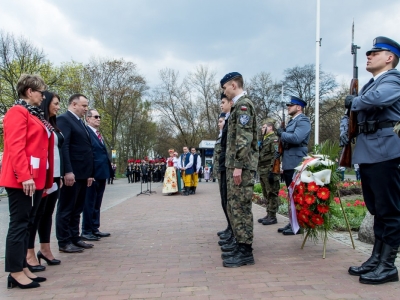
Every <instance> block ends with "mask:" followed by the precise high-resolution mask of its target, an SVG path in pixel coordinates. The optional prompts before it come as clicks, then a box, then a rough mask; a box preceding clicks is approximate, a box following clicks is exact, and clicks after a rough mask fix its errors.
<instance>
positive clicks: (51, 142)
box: [0, 74, 113, 289]
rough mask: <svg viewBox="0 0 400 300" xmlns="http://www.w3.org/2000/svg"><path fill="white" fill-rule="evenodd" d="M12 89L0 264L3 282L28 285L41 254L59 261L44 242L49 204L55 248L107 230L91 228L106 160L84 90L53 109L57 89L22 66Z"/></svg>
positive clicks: (78, 244) (75, 247)
mask: <svg viewBox="0 0 400 300" xmlns="http://www.w3.org/2000/svg"><path fill="white" fill-rule="evenodd" d="M16 89H17V92H18V97H19V99H18V100H16V102H15V104H14V106H13V107H11V108H10V109H9V110H8V112H7V113H6V115H5V117H4V120H3V134H4V154H3V160H2V172H1V175H0V185H1V186H4V187H5V189H6V191H7V194H8V202H9V210H10V223H9V228H8V233H7V238H6V247H5V252H6V253H5V270H6V272H9V275H8V278H7V286H8V288H13V287H15V286H18V287H20V288H23V289H28V288H37V287H39V286H40V282H43V281H45V280H46V278H45V277H39V276H36V275H35V274H34V273H36V272H41V271H44V270H45V269H46V266H44V265H42V264H41V262H42V260H44V261H46V263H47V265H59V264H60V263H61V261H60V260H59V259H56V258H55V257H54V255H53V253H52V251H51V249H50V233H51V229H52V220H53V213H54V210H55V207H56V205H57V209H56V218H55V219H56V224H55V229H56V237H57V240H58V246H59V251H60V252H65V253H79V252H83V251H84V250H85V249H90V248H92V247H94V245H93V244H90V243H86V242H85V241H98V240H100V239H101V238H103V237H107V236H110V233H107V232H101V231H100V230H99V228H100V207H101V202H102V198H103V193H104V190H105V186H106V181H107V179H109V178H111V177H112V176H111V175H112V174H113V168H112V165H111V162H110V160H109V157H108V152H107V149H106V147H105V144H104V141H103V138H102V136H101V133H100V131H99V129H100V123H101V116H100V114H99V113H98V111H97V110H96V109H94V108H91V109H89V108H88V100H87V98H86V97H85V96H84V95H82V94H74V95H72V96H71V97H70V98H69V101H68V110H67V112H65V113H63V114H61V115H59V116H58V117H57V113H58V110H59V109H60V97H59V96H58V95H57V94H56V93H53V92H50V91H47V90H46V84H45V82H44V81H43V79H42V78H41V77H40V76H38V75H29V74H23V75H22V76H21V77H20V78H19V80H18V83H17V86H16ZM82 118H85V121H86V123H84V122H83V121H82ZM81 215H82V228H81V230H80V228H79V227H80V217H81ZM36 232H37V234H38V236H39V241H40V250H39V251H38V252H37V253H36V252H35V249H34V246H35V237H36ZM80 232H81V234H80Z"/></svg>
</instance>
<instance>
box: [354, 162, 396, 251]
mask: <svg viewBox="0 0 400 300" xmlns="http://www.w3.org/2000/svg"><path fill="white" fill-rule="evenodd" d="M399 165H400V158H396V159H392V160H388V161H384V162H380V163H374V164H360V175H361V182H362V191H363V196H364V201H365V205H366V206H367V209H368V211H369V212H370V213H371V215H373V216H374V233H375V238H377V239H378V240H381V241H382V242H384V243H385V244H388V245H389V246H391V247H398V246H400V169H399Z"/></svg>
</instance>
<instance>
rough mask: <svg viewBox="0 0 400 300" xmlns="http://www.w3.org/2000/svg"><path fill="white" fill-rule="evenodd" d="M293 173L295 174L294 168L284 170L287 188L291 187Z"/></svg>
mask: <svg viewBox="0 0 400 300" xmlns="http://www.w3.org/2000/svg"><path fill="white" fill-rule="evenodd" d="M293 174H294V169H292V170H283V178H284V179H285V184H286V187H287V188H289V185H290V184H291V183H292V179H293Z"/></svg>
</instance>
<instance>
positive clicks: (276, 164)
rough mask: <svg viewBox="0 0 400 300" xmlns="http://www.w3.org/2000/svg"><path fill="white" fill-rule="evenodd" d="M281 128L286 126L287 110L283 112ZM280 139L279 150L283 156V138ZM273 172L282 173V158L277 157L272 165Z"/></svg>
mask: <svg viewBox="0 0 400 300" xmlns="http://www.w3.org/2000/svg"><path fill="white" fill-rule="evenodd" d="M281 128H282V129H284V128H285V112H283V118H282V123H281ZM278 141H279V146H278V152H279V154H280V155H281V156H282V154H283V145H282V140H281V138H279V140H278ZM272 173H274V174H280V173H281V159H280V158H275V160H274V165H273V167H272Z"/></svg>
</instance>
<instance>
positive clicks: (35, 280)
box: [28, 276, 47, 282]
mask: <svg viewBox="0 0 400 300" xmlns="http://www.w3.org/2000/svg"><path fill="white" fill-rule="evenodd" d="M28 278H29V279H30V280H32V281H34V282H43V281H46V280H47V279H46V278H45V277H36V278H30V277H29V276H28Z"/></svg>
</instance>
